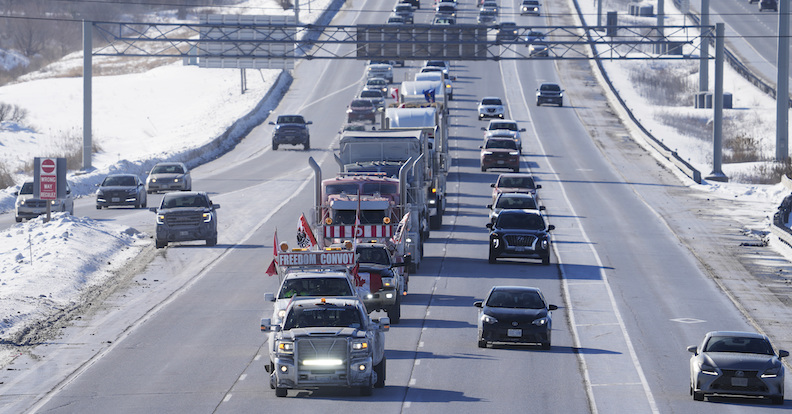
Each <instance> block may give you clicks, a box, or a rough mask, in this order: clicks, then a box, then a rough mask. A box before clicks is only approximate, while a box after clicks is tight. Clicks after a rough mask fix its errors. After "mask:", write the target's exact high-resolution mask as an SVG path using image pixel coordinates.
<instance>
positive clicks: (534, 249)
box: [487, 210, 555, 265]
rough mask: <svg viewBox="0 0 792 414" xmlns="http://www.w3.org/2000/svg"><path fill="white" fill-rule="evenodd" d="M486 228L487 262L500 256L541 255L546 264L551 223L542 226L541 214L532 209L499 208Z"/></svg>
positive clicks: (535, 257) (522, 256) (531, 256)
mask: <svg viewBox="0 0 792 414" xmlns="http://www.w3.org/2000/svg"><path fill="white" fill-rule="evenodd" d="M487 228H488V229H490V236H489V262H490V263H495V262H496V261H497V259H498V258H501V257H519V258H532V259H541V260H542V264H543V265H549V264H550V234H549V232H550V231H552V230H553V229H555V226H554V225H552V224H551V225H549V226H545V222H544V218H543V217H542V215H541V214H540V213H539V211H536V210H503V211H501V212H500V214H498V218H497V219H496V220H495V223H487Z"/></svg>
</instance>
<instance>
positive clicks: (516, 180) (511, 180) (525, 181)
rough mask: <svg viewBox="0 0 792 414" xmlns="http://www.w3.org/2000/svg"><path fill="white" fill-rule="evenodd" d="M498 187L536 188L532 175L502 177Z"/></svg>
mask: <svg viewBox="0 0 792 414" xmlns="http://www.w3.org/2000/svg"><path fill="white" fill-rule="evenodd" d="M498 187H520V188H535V185H534V180H533V178H532V177H501V179H500V180H498Z"/></svg>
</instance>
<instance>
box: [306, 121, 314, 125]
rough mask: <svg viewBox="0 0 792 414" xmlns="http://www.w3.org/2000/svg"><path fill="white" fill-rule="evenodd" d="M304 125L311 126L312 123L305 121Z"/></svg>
mask: <svg viewBox="0 0 792 414" xmlns="http://www.w3.org/2000/svg"><path fill="white" fill-rule="evenodd" d="M305 125H313V121H306V122H305Z"/></svg>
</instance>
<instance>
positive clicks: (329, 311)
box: [283, 306, 363, 331]
mask: <svg viewBox="0 0 792 414" xmlns="http://www.w3.org/2000/svg"><path fill="white" fill-rule="evenodd" d="M330 326H333V327H349V328H361V327H362V326H363V325H362V324H361V318H360V312H358V310H357V308H354V307H351V306H350V307H336V306H326V307H325V306H323V307H319V308H308V309H301V308H297V307H295V308H293V309H292V311H291V312H289V315H287V316H286V321H285V322H284V323H283V330H284V331H287V330H289V329H294V328H321V327H330Z"/></svg>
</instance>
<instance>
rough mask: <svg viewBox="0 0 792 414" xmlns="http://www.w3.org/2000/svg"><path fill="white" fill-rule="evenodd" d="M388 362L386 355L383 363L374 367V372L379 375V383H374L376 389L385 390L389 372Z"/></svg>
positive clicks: (383, 357)
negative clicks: (386, 377)
mask: <svg viewBox="0 0 792 414" xmlns="http://www.w3.org/2000/svg"><path fill="white" fill-rule="evenodd" d="M387 362H388V360H387V358H386V357H385V355H383V356H382V361H380V363H379V364H377V365H374V372H376V373H377V382H375V383H374V388H385V375H386V374H387V371H388V364H387Z"/></svg>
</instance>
